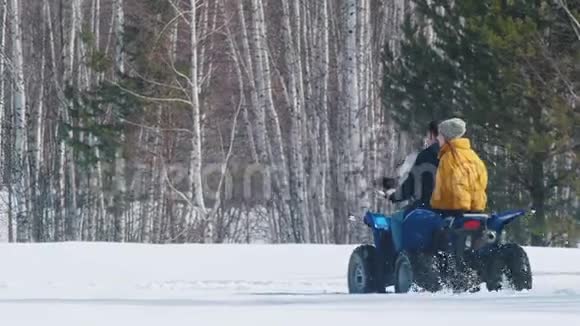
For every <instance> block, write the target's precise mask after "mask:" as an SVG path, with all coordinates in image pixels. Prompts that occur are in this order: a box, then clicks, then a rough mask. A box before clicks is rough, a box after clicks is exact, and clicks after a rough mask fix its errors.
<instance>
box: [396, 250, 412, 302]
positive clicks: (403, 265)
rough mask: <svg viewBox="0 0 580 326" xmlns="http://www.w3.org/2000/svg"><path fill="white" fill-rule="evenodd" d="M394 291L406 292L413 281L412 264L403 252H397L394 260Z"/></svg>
mask: <svg viewBox="0 0 580 326" xmlns="http://www.w3.org/2000/svg"><path fill="white" fill-rule="evenodd" d="M394 281H395V293H407V292H409V290H410V289H411V286H412V285H413V283H414V275H413V266H412V265H411V260H410V259H409V256H408V255H407V254H406V253H405V252H401V253H399V255H398V257H397V261H396V262H395V277H394Z"/></svg>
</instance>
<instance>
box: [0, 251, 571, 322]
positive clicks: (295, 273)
mask: <svg viewBox="0 0 580 326" xmlns="http://www.w3.org/2000/svg"><path fill="white" fill-rule="evenodd" d="M353 248H354V246H331V245H139V244H104V243H56V244H31V245H15V244H2V245H0V325H10V326H16V325H24V326H32V325H34V326H36V325H43V326H46V325H59V326H91V325H103V326H105V325H106V326H114V325H123V326H127V325H139V326H142V325H156V326H160V325H192V326H193V325H195V326H198V325H199V326H204V325H219V326H222V325H224V326H226V325H227V326H230V325H232V326H233V325H252V326H257V325H268V326H276V325H292V326H307V325H317V326H323V325H333V326H342V325H349V326H351V325H352V326H366V325H399V326H402V325H429V326H435V325H445V326H451V325H470V326H479V325H485V326H489V325H510V326H517V325H526V326H530V325H542V326H549V325H550V324H551V325H556V324H554V323H557V325H567V326H572V325H580V249H544V248H526V251H527V252H528V254H529V256H530V260H531V263H532V268H533V271H534V289H533V290H532V291H529V292H524V293H516V292H513V291H504V292H501V293H487V292H486V291H481V292H480V293H475V294H452V293H449V292H444V293H437V294H428V293H410V294H405V295H398V294H393V293H388V294H382V295H379V294H372V295H349V294H347V287H346V276H345V275H346V267H347V263H348V259H349V256H350V253H351V251H352V249H353Z"/></svg>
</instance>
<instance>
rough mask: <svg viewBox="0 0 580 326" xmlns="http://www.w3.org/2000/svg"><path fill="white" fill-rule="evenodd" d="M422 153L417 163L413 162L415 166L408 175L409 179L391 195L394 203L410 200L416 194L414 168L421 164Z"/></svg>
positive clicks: (418, 156) (416, 160) (390, 197)
mask: <svg viewBox="0 0 580 326" xmlns="http://www.w3.org/2000/svg"><path fill="white" fill-rule="evenodd" d="M421 156H422V153H419V155H417V158H416V159H415V163H413V168H412V169H411V171H410V172H409V174H408V175H407V179H405V181H404V182H403V183H402V184H401V185H400V186H399V187H398V188H397V190H396V191H395V192H394V193H393V194H392V195H390V196H389V200H390V201H392V202H393V203H398V202H401V201H405V200H409V199H411V198H412V197H413V196H414V195H415V176H414V173H413V170H414V169H415V167H417V166H418V165H419V164H421Z"/></svg>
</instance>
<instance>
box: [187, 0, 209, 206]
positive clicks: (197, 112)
mask: <svg viewBox="0 0 580 326" xmlns="http://www.w3.org/2000/svg"><path fill="white" fill-rule="evenodd" d="M190 4H191V21H190V28H191V30H190V33H191V72H190V84H191V85H190V97H191V113H192V121H191V122H192V136H191V145H192V150H191V156H190V160H191V161H190V171H189V174H190V178H191V180H190V181H191V191H192V193H191V201H192V203H193V204H194V205H195V209H196V210H198V214H201V215H202V216H203V217H205V215H206V207H205V203H204V199H203V186H202V174H201V173H202V171H201V166H202V161H203V157H202V148H201V142H202V139H201V109H200V105H199V81H198V57H197V51H198V48H197V46H198V38H197V18H196V14H197V5H196V0H190Z"/></svg>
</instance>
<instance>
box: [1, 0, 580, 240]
mask: <svg viewBox="0 0 580 326" xmlns="http://www.w3.org/2000/svg"><path fill="white" fill-rule="evenodd" d="M0 5H1V7H2V8H0V15H1V16H0V19H1V23H0V26H1V32H0V34H1V35H0V42H1V43H0V77H1V78H0V121H1V134H0V144H1V145H0V146H1V155H0V168H1V172H2V174H1V179H0V181H1V184H0V186H1V188H0V216H2V218H1V220H2V223H0V228H2V233H5V234H6V238H7V239H6V240H8V241H11V242H12V241H14V242H45V241H116V242H143V243H185V242H202V243H222V242H235V243H249V242H267V243H303V242H308V243H352V242H358V241H362V240H364V239H365V238H366V237H368V236H369V235H368V234H367V233H368V229H367V228H366V227H364V226H362V225H360V224H356V223H352V222H350V221H349V216H351V215H355V216H360V215H361V214H362V213H363V212H364V211H365V210H366V209H372V210H380V211H385V212H388V211H391V210H393V209H395V207H393V206H392V205H391V204H389V203H387V201H386V200H385V199H384V198H382V199H381V198H377V196H373V195H372V193H371V192H369V191H368V190H369V189H370V188H371V186H372V182H373V180H375V179H376V178H377V177H379V176H384V175H393V174H395V170H396V168H397V166H398V165H399V164H400V163H401V161H402V160H403V159H404V158H405V157H406V156H407V155H408V154H409V153H410V152H412V151H416V150H418V149H420V147H421V145H422V144H421V140H422V137H424V133H425V132H424V130H421V131H420V132H415V133H412V132H408V131H405V130H403V129H402V128H401V127H400V126H399V125H398V123H397V122H396V121H395V120H394V119H393V118H392V117H391V115H390V113H389V110H388V107H386V106H385V105H384V97H383V93H382V92H383V83H384V80H385V79H384V74H385V72H386V68H385V64H386V63H385V62H386V61H385V52H386V50H389V52H390V53H394V54H395V55H396V54H397V53H399V51H400V46H399V44H400V41H401V38H402V36H403V32H402V25H403V22H404V19H405V17H406V15H410V14H412V13H413V10H414V9H413V8H414V5H413V3H412V1H411V0H358V1H357V0H316V1H308V0H268V1H266V0H2V1H0ZM579 30H580V28H579ZM576 78H577V76H576ZM575 87H577V81H576V86H575ZM440 118H441V119H443V118H447V117H440ZM428 122H429V121H419V123H423V124H424V125H425V126H426V125H427V124H428ZM490 182H493V180H490ZM503 191H504V193H503V194H504V195H505V194H506V193H509V191H510V190H509V189H503ZM569 191H570V190H569ZM570 196H572V197H573V199H574V198H575V204H574V205H575V206H574V205H572V206H570V207H574V208H575V209H577V207H578V199H577V197H575V195H574V193H572V195H570V193H568V198H569V197H570ZM572 211H573V212H576V210H572V208H571V209H570V210H568V211H567V212H572ZM574 214H576V213H574ZM570 216H575V215H573V214H572V215H570Z"/></svg>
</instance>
